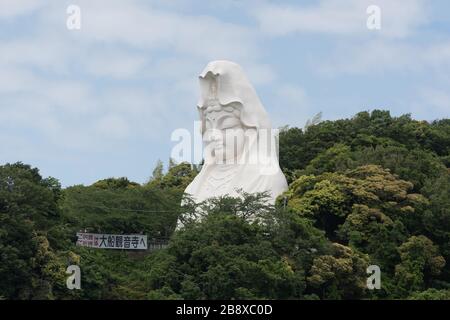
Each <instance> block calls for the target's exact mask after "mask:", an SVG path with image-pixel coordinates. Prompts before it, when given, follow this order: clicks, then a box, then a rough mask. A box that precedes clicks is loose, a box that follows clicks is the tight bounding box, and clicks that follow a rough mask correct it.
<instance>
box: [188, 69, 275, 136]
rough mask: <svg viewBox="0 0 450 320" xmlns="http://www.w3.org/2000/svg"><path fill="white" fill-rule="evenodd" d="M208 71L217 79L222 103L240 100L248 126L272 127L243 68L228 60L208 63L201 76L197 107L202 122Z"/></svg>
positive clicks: (207, 87)
mask: <svg viewBox="0 0 450 320" xmlns="http://www.w3.org/2000/svg"><path fill="white" fill-rule="evenodd" d="M208 73H211V74H212V75H214V76H215V77H216V79H217V98H218V100H219V102H220V104H221V105H227V104H229V103H232V102H239V103H240V104H241V105H242V110H241V120H242V122H243V123H244V124H245V125H246V126H247V127H255V128H258V129H271V128H272V127H271V124H270V120H269V117H268V115H267V112H266V110H265V109H264V106H263V105H262V103H261V101H260V100H259V98H258V95H257V94H256V91H255V89H254V88H253V86H252V85H251V83H250V81H249V80H248V79H247V77H246V76H245V74H244V71H243V70H242V68H241V67H240V66H239V65H238V64H237V63H234V62H231V61H226V60H217V61H212V62H210V63H208V65H207V66H206V67H205V69H204V70H203V71H202V73H201V74H200V76H199V79H200V99H199V101H198V104H197V107H198V108H199V111H200V118H201V120H202V122H203V112H202V111H203V108H204V107H205V104H206V101H207V99H208V94H209V88H210V83H209V82H210V81H209V80H208V77H206V76H207V74H208Z"/></svg>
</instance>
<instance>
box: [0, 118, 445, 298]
mask: <svg viewBox="0 0 450 320" xmlns="http://www.w3.org/2000/svg"><path fill="white" fill-rule="evenodd" d="M279 141H280V165H281V168H282V170H283V172H284V173H285V175H286V176H287V178H288V182H289V190H288V191H287V192H286V193H285V194H283V195H281V196H280V197H279V198H278V200H277V203H276V205H275V206H270V205H267V204H265V202H264V199H265V196H266V195H265V194H246V193H242V197H240V198H229V197H223V198H215V199H211V200H208V201H206V202H204V203H201V204H198V205H195V204H193V203H192V202H190V201H186V202H185V205H184V206H183V207H180V203H181V198H182V195H183V190H184V189H185V187H186V186H187V185H188V184H189V183H190V181H192V179H193V178H194V177H195V175H196V174H197V172H198V170H199V168H198V167H196V166H191V165H190V164H186V163H182V164H175V163H172V162H171V163H170V164H169V166H168V168H167V170H164V168H163V164H162V163H161V162H160V163H158V165H157V166H156V168H155V169H154V170H153V173H152V175H151V177H150V178H149V180H148V182H147V183H145V184H138V183H135V182H132V181H129V180H128V179H127V178H109V179H105V180H100V181H98V182H96V183H94V184H92V185H90V186H83V185H76V186H72V187H68V188H61V185H60V183H59V182H58V180H57V179H55V178H51V177H50V178H43V177H42V176H41V175H40V174H39V170H38V169H37V168H33V167H32V166H30V165H26V164H23V163H20V162H18V163H14V164H5V165H3V166H0V299H450V119H443V120H438V121H434V122H431V123H430V122H427V121H417V120H414V119H412V118H411V117H410V116H409V115H403V116H400V117H392V116H391V115H390V113H389V112H388V111H381V110H375V111H372V112H361V113H358V114H357V115H355V116H354V117H353V118H351V119H345V120H337V121H323V122H320V123H315V124H312V125H310V126H308V127H307V128H306V129H300V128H289V127H285V128H283V129H282V130H281V132H280V139H279ZM196 206H201V207H202V208H203V210H202V212H208V214H207V215H205V217H204V219H203V220H202V221H201V222H195V221H190V220H189V219H187V220H186V221H185V222H186V226H185V228H184V229H182V230H180V231H176V232H174V230H175V226H176V221H177V219H178V216H179V215H180V212H183V213H185V212H191V210H196ZM250 217H253V218H250ZM254 217H256V218H257V219H254ZM80 230H87V231H89V232H103V233H126V234H129V233H143V234H146V235H147V236H148V238H149V239H169V245H168V246H167V247H166V248H164V249H161V250H158V251H154V252H145V251H144V252H142V251H139V252H131V251H121V250H101V249H92V248H85V247H79V246H76V245H75V242H76V232H78V231H80ZM71 264H77V265H79V266H80V268H81V290H68V289H67V288H66V278H67V275H66V273H65V271H66V268H67V266H68V265H71ZM369 265H378V266H379V267H380V270H381V289H379V290H377V289H375V290H369V289H368V288H367V285H366V279H367V277H368V274H367V272H366V268H367V267H368V266H369Z"/></svg>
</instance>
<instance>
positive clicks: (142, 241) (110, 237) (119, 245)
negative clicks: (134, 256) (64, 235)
mask: <svg viewBox="0 0 450 320" xmlns="http://www.w3.org/2000/svg"><path fill="white" fill-rule="evenodd" d="M77 237H78V240H77V246H82V247H90V248H100V249H125V250H147V236H146V235H142V234H125V235H122V234H120V235H119V234H101V233H84V232H78V233H77Z"/></svg>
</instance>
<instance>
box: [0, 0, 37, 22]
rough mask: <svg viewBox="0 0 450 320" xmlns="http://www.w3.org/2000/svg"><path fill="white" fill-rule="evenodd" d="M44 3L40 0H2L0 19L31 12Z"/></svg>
mask: <svg viewBox="0 0 450 320" xmlns="http://www.w3.org/2000/svg"><path fill="white" fill-rule="evenodd" d="M43 5H44V3H43V2H42V1H40V0H2V1H1V2H0V19H2V18H14V17H16V16H19V15H22V14H27V13H30V12H33V11H34V10H36V9H37V8H39V7H42V6H43Z"/></svg>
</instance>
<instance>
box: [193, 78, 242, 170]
mask: <svg viewBox="0 0 450 320" xmlns="http://www.w3.org/2000/svg"><path fill="white" fill-rule="evenodd" d="M204 81H206V83H207V84H208V95H207V98H206V99H205V104H204V105H203V106H202V108H201V110H202V111H201V112H202V121H203V122H204V123H203V132H202V133H203V141H204V143H205V151H206V152H205V153H206V159H205V160H206V161H208V162H215V163H236V162H237V160H238V159H239V157H240V156H241V155H242V152H243V150H244V145H245V131H246V130H248V128H247V127H246V126H245V125H244V123H243V122H242V121H241V111H242V104H241V103H240V102H239V101H233V102H230V103H228V104H226V105H223V104H221V103H220V101H219V99H218V95H217V88H218V79H217V76H216V75H214V74H213V73H212V72H208V73H207V74H206V75H205V77H204Z"/></svg>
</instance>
